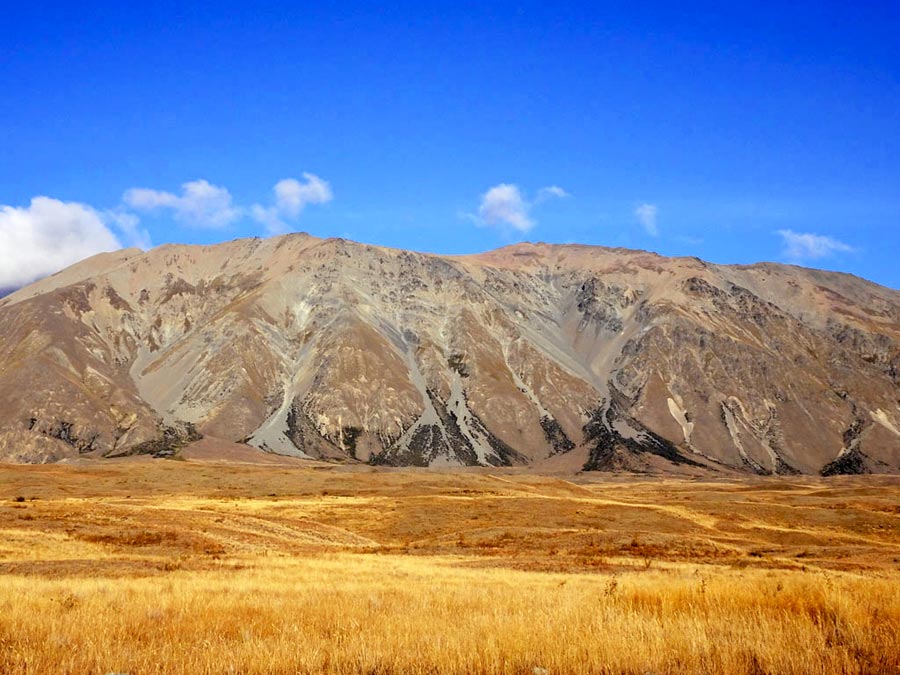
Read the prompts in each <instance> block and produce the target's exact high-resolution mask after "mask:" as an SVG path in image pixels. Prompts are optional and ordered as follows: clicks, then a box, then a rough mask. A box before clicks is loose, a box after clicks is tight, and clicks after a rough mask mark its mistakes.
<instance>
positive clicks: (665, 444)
mask: <svg viewBox="0 0 900 675" xmlns="http://www.w3.org/2000/svg"><path fill="white" fill-rule="evenodd" d="M200 435H205V436H211V437H216V438H223V439H227V440H232V441H243V442H246V443H249V444H251V445H254V446H256V447H258V448H261V449H263V450H267V451H270V452H275V453H282V454H290V455H296V456H310V457H317V458H326V459H335V460H340V461H358V462H368V463H371V464H380V465H431V466H442V465H460V464H465V465H472V464H481V465H520V464H521V465H531V466H536V467H542V468H547V469H560V470H569V469H571V470H576V469H580V468H582V467H585V468H589V469H608V470H615V469H623V470H638V471H643V470H678V471H689V472H698V471H745V472H755V473H760V474H767V473H782V474H784V473H794V472H802V473H819V472H825V473H835V472H837V473H849V472H869V471H872V472H897V471H900V292H897V291H893V290H890V289H887V288H883V287H880V286H877V285H875V284H872V283H869V282H866V281H864V280H861V279H858V278H856V277H852V276H849V275H844V274H837V273H827V272H820V271H815V270H810V269H804V268H799V267H790V266H784V265H772V264H761V265H752V266H720V265H713V264H708V263H705V262H703V261H700V260H698V259H695V258H664V257H661V256H658V255H655V254H650V253H645V252H638V251H627V250H621V249H606V248H598V247H588V246H570V245H565V246H556V245H553V246H551V245H543V244H518V245H515V246H510V247H506V248H503V249H499V250H496V251H492V252H489V253H485V254H482V255H474V256H459V257H449V256H436V255H425V254H419V253H411V252H407V251H399V250H392V249H386V248H380V247H376V246H367V245H363V244H357V243H353V242H349V241H345V240H340V239H327V240H322V239H317V238H314V237H311V236H308V235H305V234H294V235H287V236H283V237H277V238H273V239H264V240H260V239H246V240H238V241H232V242H228V243H224V244H220V245H216V246H206V247H204V246H176V245H166V246H161V247H159V248H156V249H153V250H151V251H148V252H146V253H145V252H142V251H139V250H135V249H129V250H124V251H118V252H116V253H109V254H103V255H100V256H96V257H94V258H91V259H89V260H86V261H83V262H81V263H79V264H77V265H74V266H73V267H70V268H68V269H66V270H64V271H62V272H60V273H58V274H56V275H53V276H52V277H48V278H47V279H44V280H42V281H39V282H37V283H35V284H32V285H31V286H28V287H26V288H24V289H22V290H20V291H17V292H15V293H13V294H11V295H9V296H7V297H5V298H2V299H0V461H24V462H45V461H55V460H60V459H64V458H68V457H74V456H81V455H86V456H92V457H110V456H120V455H126V454H135V453H150V454H156V455H166V454H168V453H171V452H172V450H173V448H176V447H177V446H179V445H181V444H184V443H186V442H188V441H190V440H191V439H193V438H196V437H198V436H200Z"/></svg>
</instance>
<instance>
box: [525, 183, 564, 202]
mask: <svg viewBox="0 0 900 675" xmlns="http://www.w3.org/2000/svg"><path fill="white" fill-rule="evenodd" d="M571 196H572V195H570V194H569V193H568V192H566V191H565V190H563V189H562V188H561V187H559V186H558V185H549V186H547V187H542V188H541V189H540V190H538V192H537V196H536V197H535V198H534V203H535V204H540V203H541V202H545V201H547V200H548V199H553V198H554V197H556V198H559V199H565V198H566V197H571Z"/></svg>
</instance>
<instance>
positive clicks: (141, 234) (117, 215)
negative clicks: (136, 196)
mask: <svg viewBox="0 0 900 675" xmlns="http://www.w3.org/2000/svg"><path fill="white" fill-rule="evenodd" d="M103 222H105V223H107V224H112V225H114V226H115V227H116V229H117V230H119V231H120V232H121V233H122V234H123V235H125V242H126V244H127V245H128V246H137V247H138V248H142V249H144V250H145V251H146V250H147V249H149V248H152V247H153V242H152V241H150V233H149V232H147V230H145V229H141V228H140V227H139V226H140V224H141V219H140V218H138V217H137V216H136V215H134V214H133V213H131V212H129V211H126V210H124V209H123V208H122V207H119V208H116V209H107V210H106V211H104V212H103Z"/></svg>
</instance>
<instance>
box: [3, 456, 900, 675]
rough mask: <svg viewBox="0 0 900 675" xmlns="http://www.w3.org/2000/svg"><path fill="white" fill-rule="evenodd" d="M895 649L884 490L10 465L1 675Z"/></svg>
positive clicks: (898, 544) (104, 464) (897, 607)
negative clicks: (2, 674)
mask: <svg viewBox="0 0 900 675" xmlns="http://www.w3.org/2000/svg"><path fill="white" fill-rule="evenodd" d="M238 459H239V458H238ZM898 627H900V479H898V478H897V477H877V476H865V477H834V478H830V479H821V478H811V477H790V478H754V479H746V478H745V479H741V480H734V481H728V480H718V481H716V480H710V479H688V478H684V479H675V478H654V477H641V476H630V477H624V476H615V475H611V474H588V473H586V474H581V475H577V476H574V477H573V476H571V475H570V476H567V477H562V476H536V475H533V474H529V473H524V472H515V471H511V470H504V471H498V470H494V469H472V470H468V471H459V470H457V471H453V472H450V471H447V472H441V471H435V470H411V469H403V470H399V469H397V470H391V469H378V470H376V469H372V468H369V467H340V466H328V465H317V464H313V463H308V462H307V463H302V462H300V461H293V460H290V459H284V460H283V461H282V460H274V459H273V460H271V462H270V463H269V464H260V463H253V464H251V463H244V462H241V461H228V462H224V461H203V460H202V458H201V459H194V460H188V461H173V460H150V459H147V458H135V459H128V460H117V461H111V460H107V461H99V462H98V461H93V462H84V463H82V464H73V465H53V466H49V465H48V466H14V465H0V672H3V673H9V674H16V673H101V674H102V673H108V672H121V673H133V674H134V675H138V674H144V673H248V674H249V673H343V674H348V675H349V674H351V673H352V674H357V673H359V674H369V675H375V674H379V675H388V674H391V673H397V674H400V673H404V674H405V673H417V674H418V673H423V674H424V673H435V674H437V673H441V674H445V673H446V674H448V675H450V674H460V675H462V674H463V673H482V674H489V673H490V674H493V673H497V674H499V673H508V674H516V673H521V674H523V675H544V674H555V673H560V674H561V673H610V674H612V673H640V674H643V673H648V672H650V673H658V674H662V673H724V674H730V673H742V674H743V673H894V672H900V630H898Z"/></svg>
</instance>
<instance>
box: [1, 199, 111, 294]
mask: <svg viewBox="0 0 900 675" xmlns="http://www.w3.org/2000/svg"><path fill="white" fill-rule="evenodd" d="M119 248H122V244H121V242H120V241H119V239H118V237H117V236H116V235H115V234H113V232H112V231H111V230H110V229H109V227H107V224H106V222H104V217H103V215H102V214H101V213H100V212H98V211H96V210H95V209H93V208H91V207H90V206H88V205H86V204H80V203H78V202H62V201H59V200H58V199H51V198H50V197H35V198H34V199H32V200H31V204H30V205H29V206H27V207H18V208H17V207H13V206H0V288H4V289H8V288H18V287H20V286H24V285H25V284H28V283H31V282H32V281H36V280H37V279H40V278H41V277H45V276H47V275H48V274H52V273H53V272H57V271H59V270H61V269H62V268H64V267H67V266H69V265H71V264H73V263H76V262H78V261H79V260H83V259H84V258H88V257H90V256H92V255H95V254H97V253H101V252H104V251H115V250H116V249H119Z"/></svg>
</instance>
